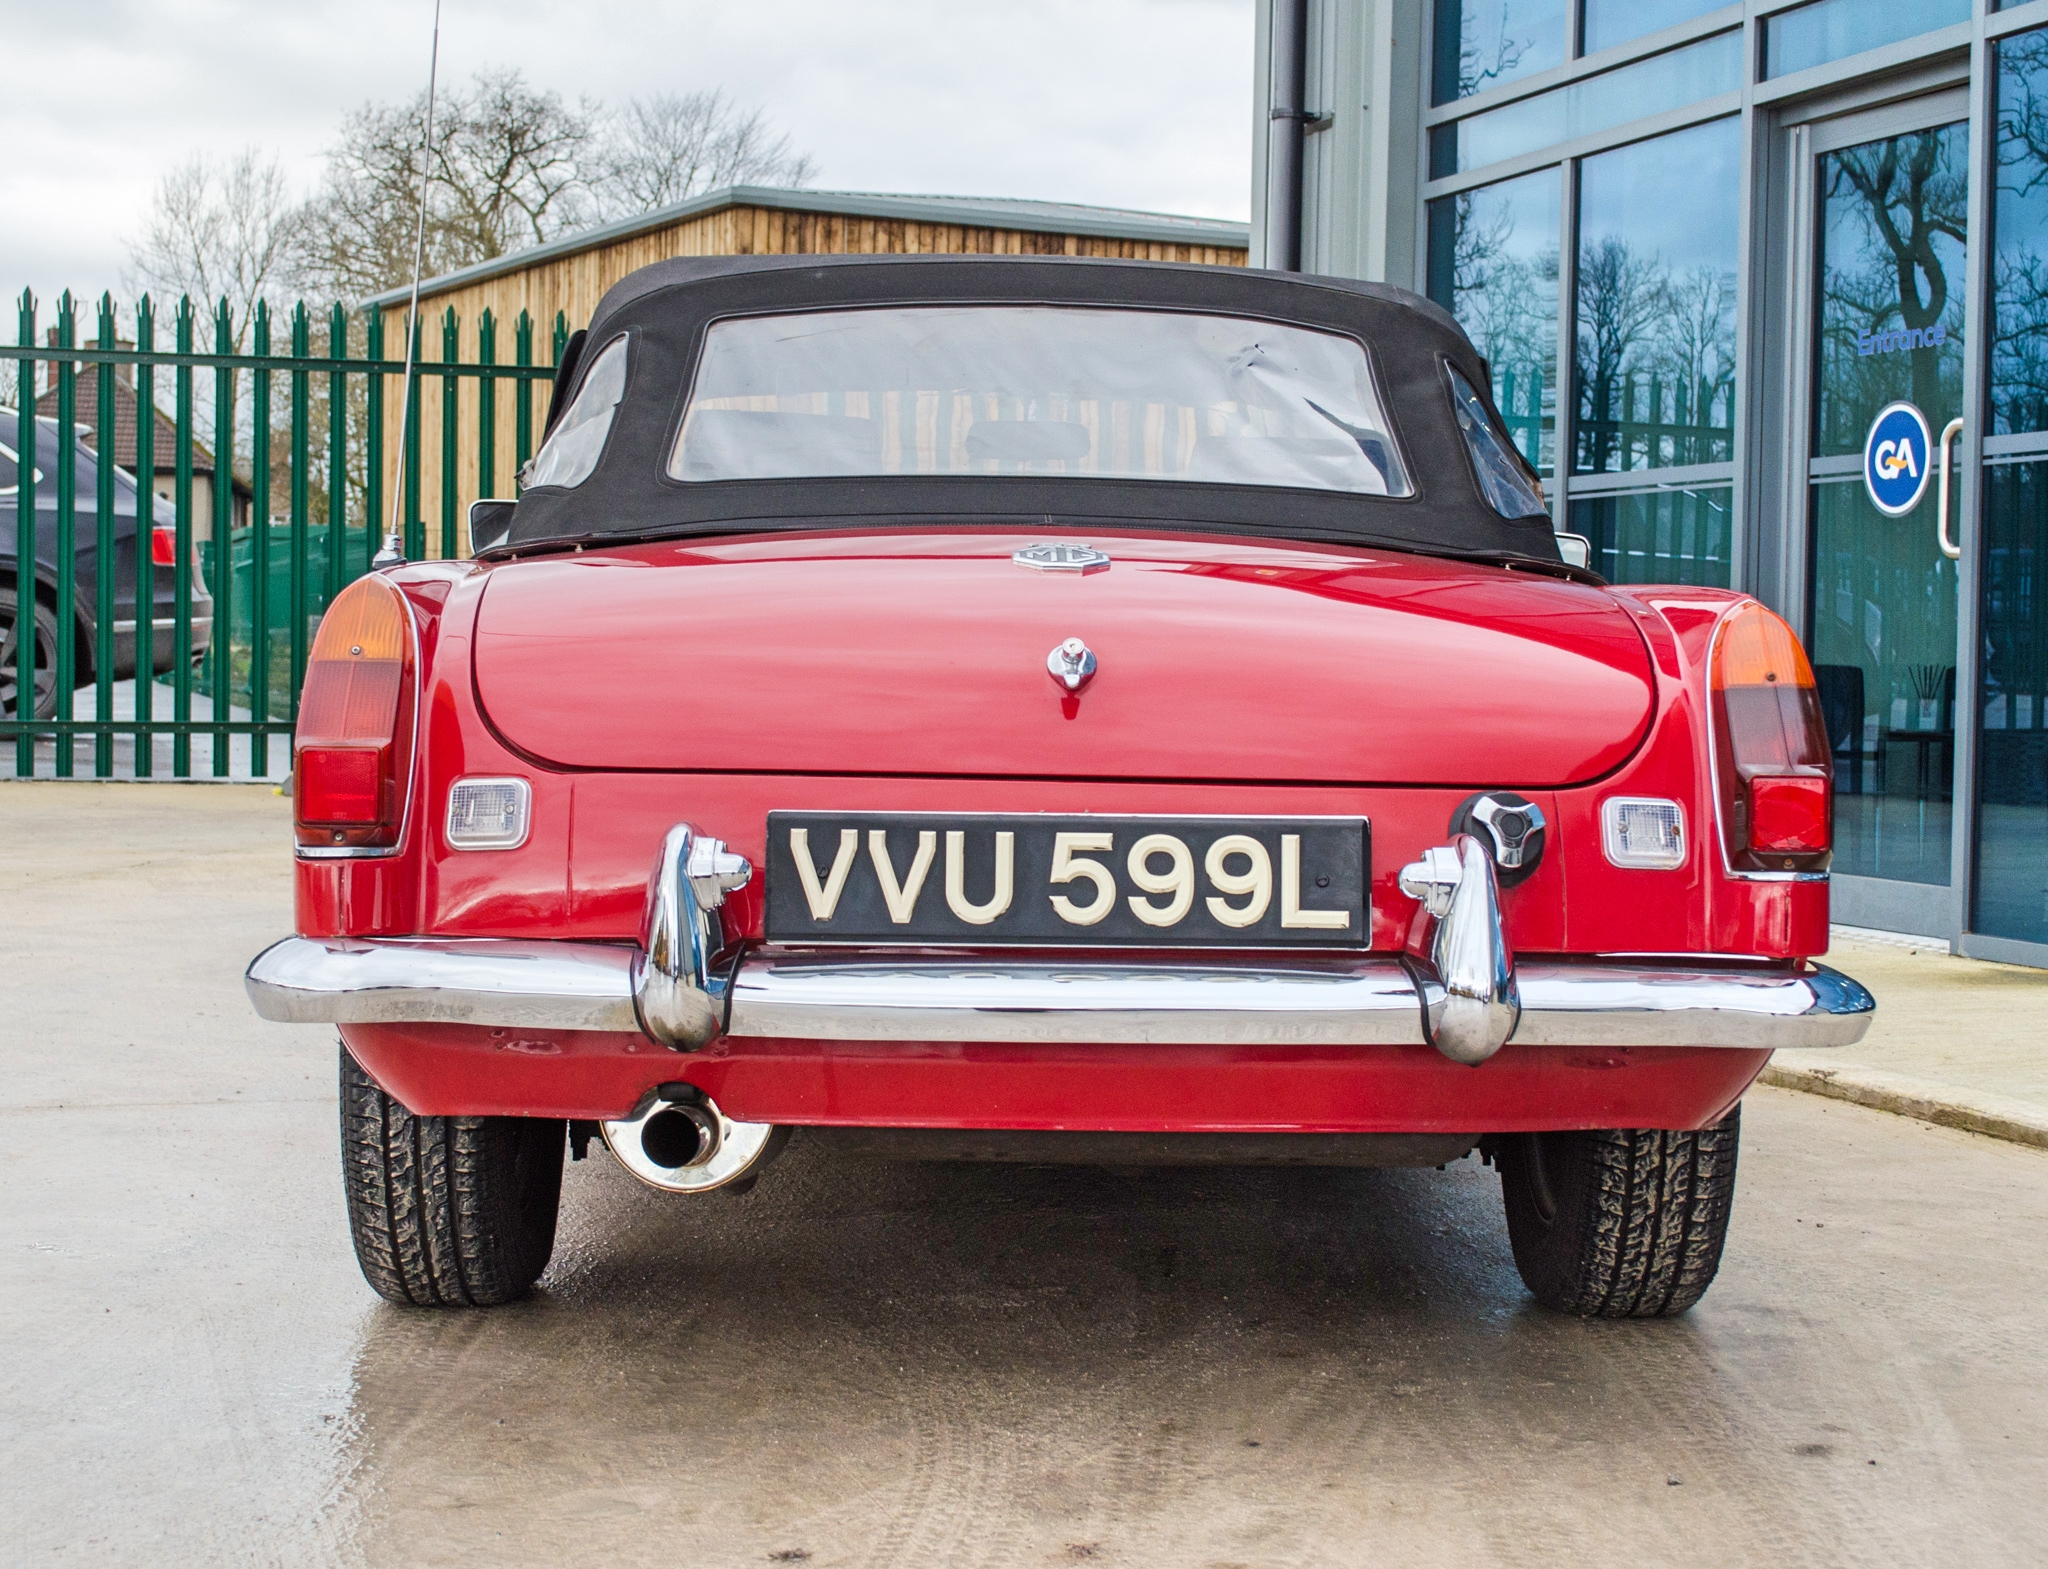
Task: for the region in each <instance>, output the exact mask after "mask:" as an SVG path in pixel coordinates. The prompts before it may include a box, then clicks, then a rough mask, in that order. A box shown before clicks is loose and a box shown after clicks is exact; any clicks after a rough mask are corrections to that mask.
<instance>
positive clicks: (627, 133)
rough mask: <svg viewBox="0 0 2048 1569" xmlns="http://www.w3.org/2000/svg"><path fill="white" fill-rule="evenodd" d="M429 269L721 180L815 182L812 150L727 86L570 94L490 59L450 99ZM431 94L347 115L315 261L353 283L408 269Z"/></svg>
mask: <svg viewBox="0 0 2048 1569" xmlns="http://www.w3.org/2000/svg"><path fill="white" fill-rule="evenodd" d="M435 113H436V122H435V137H436V141H437V144H438V145H437V146H436V147H435V149H434V163H433V171H432V172H433V178H432V180H431V182H430V183H429V186H428V197H427V254H426V266H427V271H428V272H429V273H430V274H432V273H441V272H449V271H452V270H453V269H455V268H457V267H466V266H470V265H471V264H473V263H476V262H481V261H489V260H490V259H491V258H493V257H495V256H502V255H504V254H505V253H506V252H508V251H513V250H518V249H520V248H522V247H525V246H530V245H540V244H544V243H546V242H547V241H549V240H552V239H555V238H556V237H558V236H559V235H562V234H565V233H568V232H570V231H572V230H574V229H576V228H578V227H580V226H582V225H584V224H587V223H590V222H592V221H603V220H608V219H612V218H622V217H629V216H632V215H634V214H637V213H643V212H648V211H651V210H653V209H654V208H657V207H663V206H667V205H668V204H670V203H672V202H678V201H682V200H685V199H686V198H688V197H690V196H694V195H696V194H698V193H699V192H701V191H705V190H709V189H711V188H713V187H715V186H719V185H729V184H735V183H738V182H741V181H752V182H755V183H760V184H771V185H800V184H802V183H803V182H804V181H806V180H808V179H809V178H810V177H811V172H812V170H811V162H810V160H809V159H808V158H806V157H803V156H801V155H799V154H797V153H794V152H792V151H791V150H790V145H789V138H788V137H787V136H786V135H777V134H776V133H775V131H774V130H773V128H772V127H771V126H770V125H769V123H768V121H767V119H766V118H765V117H764V116H763V115H762V114H761V112H760V111H759V110H751V111H744V112H743V111H741V110H739V109H738V108H736V107H735V106H734V105H733V104H732V103H730V102H729V101H728V100H727V99H726V98H725V96H724V95H723V94H722V93H719V92H715V91H713V92H698V93H685V94H680V95H677V94H668V93H664V94H658V95H656V96H655V97H653V98H648V99H635V100H632V101H630V102H628V103H627V104H626V105H625V106H624V107H623V108H622V109H619V110H616V111H608V110H606V109H605V107H604V106H603V105H602V104H601V103H597V102H594V101H591V100H584V101H583V102H581V103H579V104H577V105H575V106H573V107H572V106H570V105H568V104H566V103H564V102H563V101H562V98H561V96H560V95H559V94H557V93H552V92H543V91H540V90H539V89H537V88H534V87H532V86H529V85H528V84H527V82H526V80H525V78H524V77H522V76H521V75H520V74H519V72H517V71H493V72H484V73H480V74H479V75H478V76H476V77H475V78H474V79H473V80H472V81H471V84H470V86H469V87H468V88H467V89H465V90H460V91H456V92H451V93H449V94H447V95H446V96H445V97H444V98H443V99H442V101H441V103H440V104H439V105H438V106H437V108H436V111H435ZM425 118H426V100H425V98H424V97H420V98H416V99H414V100H413V101H412V102H410V103H406V104H365V105H364V106H363V107H362V108H360V109H358V110H356V111H355V112H354V113H353V114H351V115H350V116H349V117H348V119H347V121H346V122H345V123H344V124H343V126H342V133H341V138H340V140H339V141H338V142H336V144H335V145H334V146H333V147H332V148H331V149H329V151H328V155H327V171H326V175H325V178H324V180H323V182H322V185H321V189H320V193H319V195H318V197H317V198H316V200H315V201H314V203H313V204H312V216H311V217H310V219H309V221H308V224H307V230H306V245H305V262H306V267H305V270H306V271H307V273H308V274H309V275H310V276H311V277H313V278H315V279H317V280H319V282H320V283H321V284H322V285H323V286H324V287H326V288H328V289H331V290H332V291H333V292H334V293H336V294H339V295H342V296H345V297H346V296H354V297H361V296H362V295H365V294H375V293H378V292H380V291H381V290H384V289H388V288H392V287H394V286H396V285H397V284H399V283H402V282H404V281H405V279H406V278H407V277H408V276H409V275H410V273H411V268H412V247H413V224H414V221H415V218H416V215H417V212H418V204H419V200H420V178H421V173H422V170H421V147H422V144H423V142H424V140H425V123H424V122H425Z"/></svg>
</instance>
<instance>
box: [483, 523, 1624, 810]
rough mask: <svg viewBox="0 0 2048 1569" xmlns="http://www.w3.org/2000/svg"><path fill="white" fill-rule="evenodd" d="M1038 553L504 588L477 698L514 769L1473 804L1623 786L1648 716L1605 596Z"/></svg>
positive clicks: (1146, 555) (875, 549) (735, 545)
mask: <svg viewBox="0 0 2048 1569" xmlns="http://www.w3.org/2000/svg"><path fill="white" fill-rule="evenodd" d="M1034 537H1039V536H1035V535H1032V534H1010V533H1002V532H980V533H939V532H918V533H896V534H877V533H872V532H869V533H846V534H828V535H782V536H770V537H767V538H758V537H757V538H753V539H747V540H736V541H714V542H710V543H703V542H692V543H689V544H665V545H641V546H634V547H629V548H626V549H622V550H617V551H606V552H603V553H601V554H599V553H590V554H584V555H578V556H556V557H553V558H550V559H546V560H540V561H533V562H528V563H524V564H521V565H517V566H511V567H506V568H503V569H500V570H498V571H496V572H493V573H492V574H491V578H490V584H489V587H488V588H487V590H486V591H485V594H484V600H483V608H482V612H481V614H480V615H479V617H478V619H477V624H476V671H477V688H478V691H479V692H480V693H481V696H482V701H483V705H484V709H485V711H486V713H487V714H488V715H489V717H490V720H491V722H492V723H493V724H494V725H495V726H496V727H497V728H498V730H499V732H500V734H502V735H503V736H504V737H505V739H506V740H507V741H508V742H509V743H511V744H512V745H513V746H514V747H516V748H518V749H519V750H521V751H524V752H526V753H527V754H529V755H530V756H532V757H533V758H535V759H536V760H544V761H546V762H549V763H552V764H556V765H559V766H564V767H574V768H589V769H607V770H618V769H696V770H733V771H741V772H747V773H833V774H859V773H879V774H912V775H922V776H938V775H987V776H992V777H1001V778H1016V777H1035V778H1053V779H1162V780H1184V779H1231V780H1245V781H1252V780H1290V781H1317V782H1330V783H1341V784H1354V783H1355V784H1364V783H1391V784H1445V785H1454V786H1462V787H1464V788H1465V789H1466V790H1468V791H1470V790H1473V789H1479V788H1483V787H1484V786H1486V785H1488V784H1495V783H1498V782H1499V777H1500V774H1501V772H1502V770H1503V768H1504V767H1505V768H1506V770H1507V771H1508V772H1510V773H1512V775H1513V776H1514V778H1515V779H1516V780H1517V781H1518V782H1519V783H1520V785H1521V786H1522V787H1523V788H1524V789H1530V788H1533V789H1549V788H1551V787H1553V786H1557V785H1563V784H1569V783H1573V782H1576V781H1580V780H1586V779H1592V778H1596V777H1598V776H1599V775H1601V774H1604V773H1606V772H1607V771H1608V770H1610V769H1612V768H1614V767H1615V766H1616V765H1617V764H1619V763H1620V762H1622V761H1623V760H1624V759H1625V758H1627V756H1628V755H1629V754H1630V753H1631V752H1633V751H1634V750H1635V748H1636V744H1637V742H1638V741H1639V740H1640V739H1641V737H1642V734H1643V729H1644V727H1645V725H1646V724H1647V723H1648V720H1649V717H1650V705H1651V702H1652V700H1653V698H1654V695H1655V694H1654V691H1653V689H1652V687H1651V685H1650V682H1649V680H1648V660H1647V657H1646V655H1645V653H1644V649H1643V644H1642V638H1641V636H1640V635H1639V634H1638V633H1637V632H1636V630H1635V628H1634V626H1633V625H1632V624H1631V618H1630V617H1629V615H1628V613H1627V612H1626V611H1625V610H1623V609H1622V608H1621V607H1620V606H1618V605H1616V604H1615V603H1614V601H1613V600H1612V599H1611V598H1609V597H1608V596H1607V595H1606V594H1603V593H1601V592H1600V591H1598V590H1597V589H1591V588H1584V587H1580V586H1578V585H1575V584H1570V583H1562V582H1558V581H1556V580H1553V579H1547V578H1540V577H1532V576H1526V575H1514V574H1510V573H1506V572H1501V571H1498V570H1494V571H1480V572H1475V571H1473V570H1472V569H1471V568H1470V567H1464V566H1460V565H1458V564H1456V563H1453V562H1445V561H1436V560H1429V559H1425V558H1422V557H1417V556H1404V555H1399V554H1395V553H1391V552H1368V551H1362V550H1357V549H1346V548H1339V547H1336V546H1277V545H1272V544H1261V545H1251V544H1247V543H1245V542H1244V541H1242V540H1227V541H1226V540H1217V539H1195V540H1187V539H1172V538H1162V537H1160V536H1156V535H1150V536H1143V537H1113V536H1110V535H1103V536H1099V537H1100V538H1101V539H1102V540H1103V541H1104V542H1106V543H1107V544H1108V545H1109V548H1110V551H1111V554H1113V555H1114V556H1115V558H1116V565H1115V566H1114V567H1113V568H1111V569H1110V570H1109V571H1107V572H1097V573H1090V574H1088V575H1086V576H1083V575H1081V574H1078V573H1067V572H1031V571H1025V570H1023V569H1021V568H1019V567H1018V566H1016V565H1015V564H1014V563H1013V562H1012V561H1011V560H1010V556H1011V553H1012V552H1014V551H1015V550H1016V549H1018V547H1020V546H1022V545H1026V544H1029V543H1030V542H1031V540H1032V539H1033V538H1034ZM1090 537H1091V538H1094V537H1097V536H1090ZM1067 636H1078V637H1081V638H1083V639H1085V640H1086V641H1087V643H1088V644H1089V646H1090V647H1092V648H1093V649H1094V650H1095V651H1096V653H1097V655H1098V656H1099V657H1100V659H1101V661H1102V664H1101V673H1100V674H1099V675H1097V676H1096V677H1095V679H1094V680H1093V681H1092V682H1091V683H1090V684H1089V685H1088V687H1087V688H1086V689H1085V691H1084V692H1083V693H1082V694H1081V696H1080V698H1079V700H1078V701H1077V702H1063V701H1062V697H1063V692H1062V689H1061V688H1060V687H1059V686H1057V685H1056V684H1055V683H1054V682H1053V681H1052V680H1051V679H1050V678H1049V677H1048V676H1047V674H1046V671H1045V657H1046V654H1047V652H1048V651H1049V650H1050V649H1051V648H1052V647H1053V645H1054V644H1056V643H1058V642H1059V641H1060V640H1061V639H1062V638H1063V637H1067ZM1450 671H1456V672H1458V673H1459V674H1458V678H1457V679H1455V680H1451V679H1446V674H1447V672H1450ZM1563 712H1569V713H1570V714H1571V715H1572V716H1573V722H1572V723H1570V724H1559V723H1558V722H1557V721H1558V715H1559V714H1560V713H1563Z"/></svg>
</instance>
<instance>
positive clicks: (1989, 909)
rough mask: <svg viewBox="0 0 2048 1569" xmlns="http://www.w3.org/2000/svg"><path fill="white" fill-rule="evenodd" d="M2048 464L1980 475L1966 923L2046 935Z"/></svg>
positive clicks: (2030, 938) (1999, 467) (2023, 936)
mask: <svg viewBox="0 0 2048 1569" xmlns="http://www.w3.org/2000/svg"><path fill="white" fill-rule="evenodd" d="M2044 571H2048V464H2043V463H2038V462H2036V463H2011V464H1992V465H1990V466H1989V467H1988V468H1987V469H1986V470H1985V475H1984V586H1983V594H1984V617H1983V628H1984V710H1983V720H1984V728H1983V732H1982V735H1983V743H1982V750H1981V752H1980V754H1979V759H1978V764H1977V769H1978V772H1977V791H1978V797H1977V799H1978V817H1977V823H1978V828H1977V833H1978V841H1977V845H1978V847H1977V898H1976V904H1977V909H1976V916H1975V919H1974V920H1972V922H1971V923H1970V924H1971V925H1972V926H1973V927H1974V928H1975V929H1976V930H1978V931H1980V932H1988V933H1990V934H1991V935H1992V936H1995V937H2015V938H2018V939H2020V940H2021V941H2024V942H2048V712H2044V711H2043V710H2044V704H2048V582H2044V581H2043V573H2044Z"/></svg>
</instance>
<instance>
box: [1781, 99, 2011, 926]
mask: <svg viewBox="0 0 2048 1569" xmlns="http://www.w3.org/2000/svg"><path fill="white" fill-rule="evenodd" d="M1963 107H1964V106H1963V105H1962V104H1961V103H1959V102H1957V101H1956V100H1955V99H1954V98H1951V97H1946V96H1944V97H1943V98H1941V99H1937V100H1934V101H1931V102H1929V103H1926V104H1924V105H1923V106H1921V107H1920V109H1919V110H1918V111H1917V112H1916V111H1915V110H1914V109H1913V108H1911V107H1910V106H1909V107H1907V108H1905V109H1903V110H1891V111H1886V112H1885V113H1884V116H1883V119H1882V120H1881V121H1877V122H1874V121H1873V119H1872V117H1869V116H1859V117H1857V119H1856V120H1855V121H1850V122H1842V123H1837V124H1825V123H1824V124H1822V125H1821V126H1819V127H1816V129H1815V133H1814V135H1813V137H1812V139H1811V141H1810V142H1809V143H1808V146H1807V152H1808V155H1809V156H1810V157H1811V159H1812V163H1811V167H1810V170H1809V171H1808V172H1809V175H1810V178H1811V181H1812V186H1811V189H1812V190H1813V192H1814V200H1815V208H1814V217H1813V228H1812V231H1811V234H1812V239H1811V246H1812V250H1811V257H1810V263H1809V264H1810V267H1811V272H1810V274H1809V276H1810V278H1811V280H1812V287H1811V294H1810V298H1811V301H1812V307H1811V309H1812V317H1811V321H1812V340H1811V355H1812V358H1811V361H1810V364H1811V373H1810V387H1809V393H1808V396H1809V408H1808V447H1807V458H1806V505H1807V519H1808V529H1809V534H1808V537H1809V540H1810V544H1811V551H1812V554H1811V557H1810V571H1809V575H1808V578H1807V581H1808V584H1809V585H1810V590H1809V591H1810V599H1809V603H1808V606H1807V614H1808V619H1807V627H1808V629H1809V630H1808V648H1809V651H1810V652H1811V654H1812V657H1813V663H1814V674H1815V676H1816V678H1817V680H1818V682H1819V686H1820V696H1821V706H1822V709H1823V712H1824V713H1825V715H1826V717H1827V723H1828V730H1829V735H1830V739H1831V741H1832V742H1833V745H1834V753H1835V791H1836V795H1835V803H1836V804H1835V862H1834V865H1835V871H1836V872H1837V873H1838V874H1841V875H1843V876H1846V877H1853V878H1871V879H1881V880H1883V881H1885V882H1887V883H1891V884H1894V885H1901V884H1903V885H1909V886H1907V887H1904V888H1901V889H1899V892H1900V893H1903V894H1907V895H1909V896H1911V895H1913V893H1914V888H1915V887H1918V888H1921V889H1930V890H1931V889H1932V888H1934V887H1942V888H1946V886H1947V885H1948V882H1949V855H1950V844H1951V836H1952V831H1953V823H1954V800H1955V773H1956V666H1957V657H1956V654H1957V643H1956V620H1957V618H1956V611H1957V593H1956V590H1957V565H1958V563H1957V561H1956V560H1955V559H1953V558H1951V556H1950V555H1949V554H1948V553H1947V551H1946V550H1945V549H1944V548H1943V544H1942V540H1941V537H1940V531H1939V528H1938V519H1937V516H1936V513H1937V505H1936V496H1937V488H1938V487H1937V485H1936V484H1935V482H1934V475H1933V472H1932V471H1933V469H1934V468H1935V466H1936V465H1937V464H1938V462H1939V448H1940V443H1941V440H1942V432H1943V431H1944V430H1945V429H1946V428H1947V427H1948V426H1949V424H1950V422H1951V421H1953V420H1955V419H1957V418H1958V417H1959V416H1960V415H1961V414H1962V412H1963V327H1964V313H1963V302H1964V294H1965V287H1966V278H1967V273H1966V269H1965V259H1966V258H1965V235H1966V233H1967V226H1968V212H1969V168H1970V162H1969V125H1968V122H1967V120H1966V119H1964V118H1962V114H1961V111H1962V110H1963ZM1873 129H1882V131H1883V134H1879V135H1871V134H1870V132H1871V131H1872V130H1873ZM1852 902H1853V901H1852ZM1887 903H1888V904H1889V905H1891V906H1892V907H1894V908H1912V907H1913V906H1912V905H1904V906H1901V905H1899V904H1898V902H1897V901H1896V900H1889V901H1887ZM1844 914H1845V917H1846V918H1848V919H1852V920H1853V919H1856V915H1855V913H1854V912H1853V910H1845V912H1844ZM1949 922H1950V912H1949V906H1948V904H1947V902H1946V900H1932V901H1928V902H1927V904H1926V907H1925V922H1924V924H1922V925H1920V926H1918V927H1917V928H1915V929H1918V930H1922V931H1931V932H1937V933H1938V932H1943V931H1946V930H1947V928H1948V925H1949ZM1887 924H1889V922H1888V923H1887Z"/></svg>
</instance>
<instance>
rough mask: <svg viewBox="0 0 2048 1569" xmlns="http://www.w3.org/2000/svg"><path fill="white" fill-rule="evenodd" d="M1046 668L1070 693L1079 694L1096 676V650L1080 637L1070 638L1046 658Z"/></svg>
mask: <svg viewBox="0 0 2048 1569" xmlns="http://www.w3.org/2000/svg"><path fill="white" fill-rule="evenodd" d="M1045 668H1046V669H1047V670H1049V671H1051V672H1052V678H1053V680H1055V681H1057V682H1059V684H1060V685H1061V686H1063V687H1065V688H1066V689H1067V690H1068V691H1069V692H1078V691H1080V690H1081V688H1082V687H1084V686H1086V685H1087V684H1088V678H1089V677H1090V676H1092V675H1094V674H1095V650H1094V649H1092V648H1090V647H1089V646H1088V645H1087V644H1086V643H1084V642H1082V641H1081V640H1080V639H1079V638H1078V637H1070V638H1068V639H1067V640H1066V641H1065V642H1064V643H1062V644H1060V645H1059V647H1057V648H1055V649H1054V650H1053V651H1052V652H1051V653H1049V654H1047V655H1046V656H1045Z"/></svg>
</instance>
